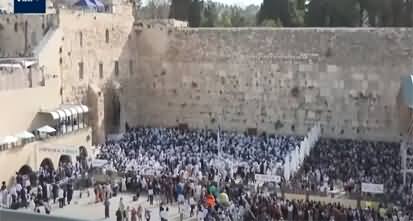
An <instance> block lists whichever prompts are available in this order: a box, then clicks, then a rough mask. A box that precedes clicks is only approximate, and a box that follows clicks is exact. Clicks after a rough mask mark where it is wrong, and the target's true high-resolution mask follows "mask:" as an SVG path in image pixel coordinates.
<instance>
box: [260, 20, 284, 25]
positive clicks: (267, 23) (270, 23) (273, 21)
mask: <svg viewBox="0 0 413 221" xmlns="http://www.w3.org/2000/svg"><path fill="white" fill-rule="evenodd" d="M261 26H263V27H281V22H280V20H279V19H277V20H274V19H266V20H264V21H262V22H261Z"/></svg>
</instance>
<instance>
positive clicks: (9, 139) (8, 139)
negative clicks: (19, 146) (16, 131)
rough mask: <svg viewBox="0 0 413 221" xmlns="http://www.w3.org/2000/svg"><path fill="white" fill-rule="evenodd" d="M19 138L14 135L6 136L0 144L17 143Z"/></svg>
mask: <svg viewBox="0 0 413 221" xmlns="http://www.w3.org/2000/svg"><path fill="white" fill-rule="evenodd" d="M16 142H17V138H15V137H13V136H6V137H3V138H1V139H0V144H11V143H16Z"/></svg>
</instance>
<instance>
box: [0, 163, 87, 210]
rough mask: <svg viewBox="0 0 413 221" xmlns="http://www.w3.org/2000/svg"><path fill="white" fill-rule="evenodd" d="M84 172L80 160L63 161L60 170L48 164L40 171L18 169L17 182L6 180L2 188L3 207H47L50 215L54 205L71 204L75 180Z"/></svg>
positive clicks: (0, 190)
mask: <svg viewBox="0 0 413 221" xmlns="http://www.w3.org/2000/svg"><path fill="white" fill-rule="evenodd" d="M82 171H86V170H85V169H83V168H82V166H81V164H80V163H79V162H76V163H75V164H74V165H73V164H72V163H71V162H61V163H60V165H59V166H58V168H57V169H54V168H53V167H51V166H50V165H48V164H45V165H42V166H40V168H39V170H38V171H36V172H30V173H28V174H22V173H19V172H17V173H16V176H15V178H14V182H13V183H12V184H10V185H9V188H7V186H6V182H5V181H3V182H2V186H1V189H0V207H3V208H9V209H19V208H29V209H30V210H33V211H35V212H37V213H40V212H41V210H40V209H41V207H43V208H44V213H46V214H50V212H51V208H52V204H58V206H59V207H60V208H63V207H64V206H65V205H67V204H70V203H71V201H72V198H73V192H74V188H75V186H74V185H75V183H74V180H78V179H76V178H78V177H79V176H80V174H81V173H82Z"/></svg>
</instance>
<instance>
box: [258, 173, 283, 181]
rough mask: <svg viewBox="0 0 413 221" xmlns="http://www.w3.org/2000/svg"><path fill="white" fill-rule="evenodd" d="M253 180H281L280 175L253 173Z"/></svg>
mask: <svg viewBox="0 0 413 221" xmlns="http://www.w3.org/2000/svg"><path fill="white" fill-rule="evenodd" d="M255 181H257V182H263V183H265V182H276V183H280V182H281V177H280V176H277V175H265V174H255Z"/></svg>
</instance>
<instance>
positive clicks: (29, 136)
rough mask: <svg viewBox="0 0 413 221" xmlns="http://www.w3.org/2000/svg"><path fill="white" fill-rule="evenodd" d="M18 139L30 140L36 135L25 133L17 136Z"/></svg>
mask: <svg viewBox="0 0 413 221" xmlns="http://www.w3.org/2000/svg"><path fill="white" fill-rule="evenodd" d="M16 137H17V138H20V139H30V138H33V137H34V135H33V134H32V133H30V132H27V131H23V132H21V133H18V134H16Z"/></svg>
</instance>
